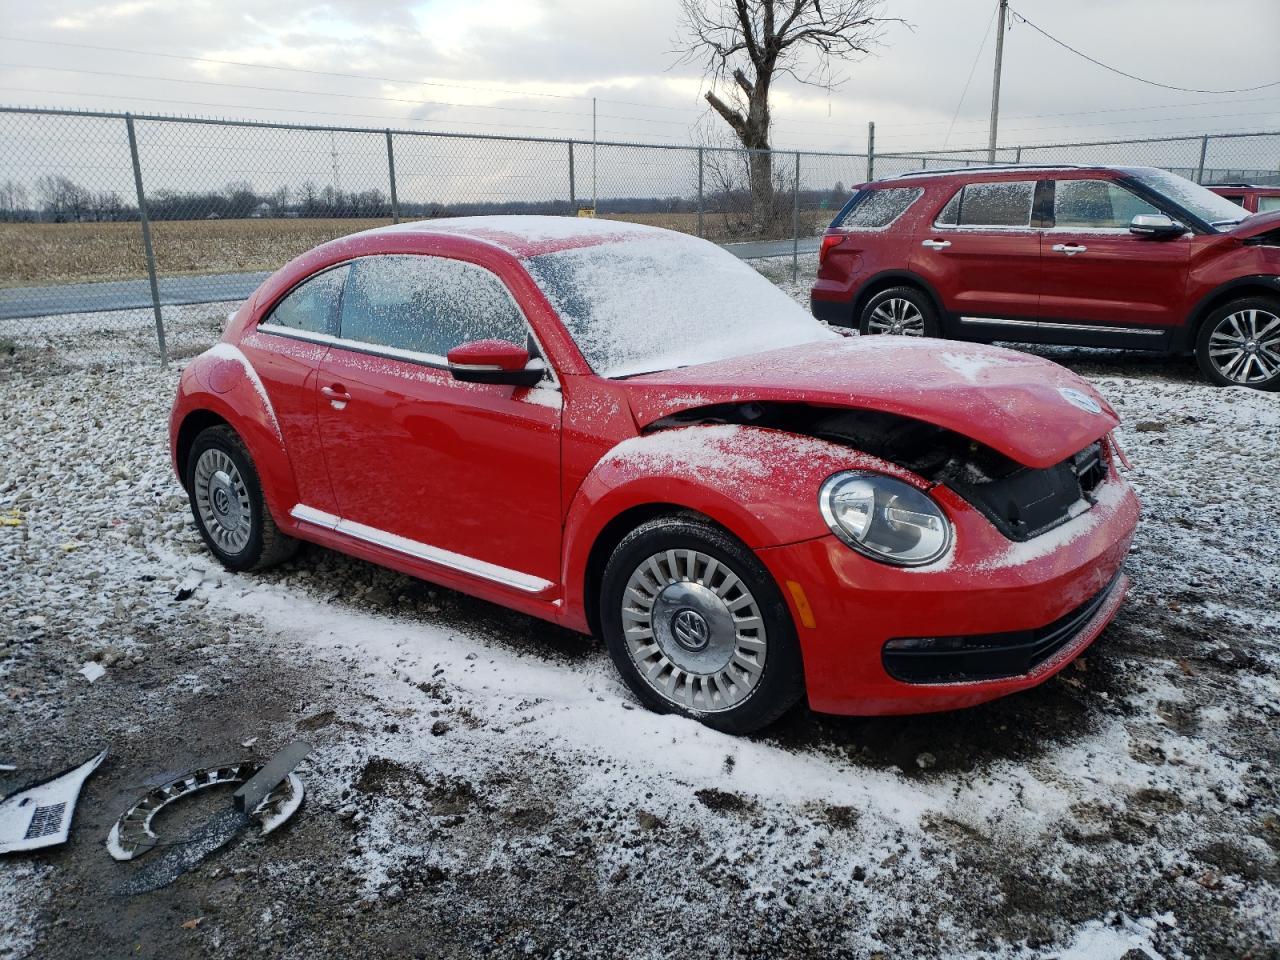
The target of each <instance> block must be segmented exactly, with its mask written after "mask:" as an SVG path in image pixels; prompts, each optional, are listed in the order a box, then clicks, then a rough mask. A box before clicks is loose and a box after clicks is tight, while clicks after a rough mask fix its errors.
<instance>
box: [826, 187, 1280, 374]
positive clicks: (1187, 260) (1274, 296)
mask: <svg viewBox="0 0 1280 960" xmlns="http://www.w3.org/2000/svg"><path fill="white" fill-rule="evenodd" d="M810 305H811V309H812V311H813V314H814V316H816V317H817V318H818V319H820V320H824V321H826V322H827V323H830V324H838V325H843V326H857V327H858V328H859V329H860V330H861V332H862V333H890V334H905V335H908V336H912V335H914V336H933V337H950V338H952V339H957V340H976V341H987V342H989V341H993V340H1002V341H1010V340H1014V341H1022V342H1027V343H1060V344H1081V345H1086V346H1096V347H1128V348H1138V349H1147V350H1158V351H1164V352H1167V353H1185V352H1190V351H1194V352H1195V354H1196V357H1197V359H1198V360H1199V363H1200V367H1201V370H1202V371H1203V372H1204V375H1205V376H1206V377H1207V378H1208V379H1209V380H1211V381H1212V382H1214V383H1217V384H1220V385H1224V386H1225V385H1232V384H1234V385H1240V386H1248V387H1255V388H1259V389H1264V390H1276V389H1280V212H1273V213H1258V214H1254V215H1252V216H1251V215H1250V214H1249V213H1248V211H1246V210H1243V209H1241V208H1240V207H1239V206H1237V205H1236V204H1234V203H1232V202H1231V201H1230V200H1227V199H1225V198H1224V197H1221V196H1219V195H1217V194H1215V193H1213V192H1211V191H1210V190H1208V189H1206V188H1204V187H1202V186H1199V185H1198V184H1195V183H1192V182H1191V181H1189V180H1186V179H1184V178H1182V177H1179V176H1176V175H1174V174H1171V173H1168V172H1166V171H1164V170H1157V169H1154V168H1151V167H1068V166H1061V167H1026V166H1021V167H1014V166H1005V167H981V168H979V167H974V168H970V169H964V170H947V171H930V172H921V173H917V174H911V175H908V176H903V177H898V178H895V179H891V180H883V181H877V182H875V183H868V184H864V185H863V186H861V187H860V188H859V189H858V190H857V192H856V193H855V194H854V195H853V197H852V198H851V199H850V200H849V202H848V203H846V204H845V206H844V208H843V209H842V210H841V211H840V213H839V215H838V216H837V217H836V218H835V220H834V221H833V222H832V224H831V226H830V227H829V228H828V229H827V232H826V235H825V236H824V237H823V240H822V248H821V253H820V255H819V263H818V276H817V280H816V281H815V283H814V285H813V289H812V291H811V295H810Z"/></svg>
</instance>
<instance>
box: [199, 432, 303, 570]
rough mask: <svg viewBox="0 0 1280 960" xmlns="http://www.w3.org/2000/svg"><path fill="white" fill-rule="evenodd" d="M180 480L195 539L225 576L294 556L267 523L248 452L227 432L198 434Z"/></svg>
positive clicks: (291, 544)
mask: <svg viewBox="0 0 1280 960" xmlns="http://www.w3.org/2000/svg"><path fill="white" fill-rule="evenodd" d="M186 480H187V495H188V497H189V498H190V499H191V513H192V515H193V516H194V517H195V520H196V527H197V528H198V529H199V531H200V536H201V537H202V538H203V539H204V542H205V545H206V546H207V547H208V548H209V549H210V550H211V551H212V552H213V555H214V556H215V557H217V558H218V560H219V561H220V562H221V563H222V565H223V566H224V567H226V568H227V569H228V570H263V569H265V568H267V567H270V566H274V565H275V564H277V563H281V562H283V561H285V560H288V559H289V558H290V557H291V556H293V555H294V554H295V553H297V552H298V546H299V544H298V541H297V540H295V539H293V538H292V537H289V536H286V535H285V534H283V533H282V532H281V531H280V528H279V527H277V526H276V522H275V520H273V519H272V517H271V512H270V511H269V510H268V509H267V505H266V503H265V502H264V501H263V499H262V485H261V483H260V482H259V481H258V471H257V470H256V469H255V468H254V466H253V461H252V460H251V459H250V458H249V450H248V448H247V447H245V445H244V441H243V440H241V439H240V435H239V434H238V433H236V432H235V431H234V430H232V429H231V428H230V427H228V426H225V425H219V426H216V427H208V428H206V429H205V430H202V431H201V432H200V434H199V435H198V436H197V437H196V439H195V441H194V442H193V443H192V444H191V453H190V454H188V456H187V464H186Z"/></svg>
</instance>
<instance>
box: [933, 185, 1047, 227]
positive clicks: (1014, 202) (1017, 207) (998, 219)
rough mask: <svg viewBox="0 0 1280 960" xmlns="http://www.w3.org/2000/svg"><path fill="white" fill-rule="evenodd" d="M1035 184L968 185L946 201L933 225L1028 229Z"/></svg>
mask: <svg viewBox="0 0 1280 960" xmlns="http://www.w3.org/2000/svg"><path fill="white" fill-rule="evenodd" d="M1035 192H1036V182H1035V181H1034V180H999V181H994V182H991V183H970V184H966V185H965V186H964V187H962V188H961V189H960V190H959V191H957V193H956V194H955V196H953V197H952V198H951V199H950V200H948V201H947V205H946V206H945V207H943V208H942V210H941V212H940V213H939V214H938V217H937V219H936V220H935V221H934V223H936V224H938V225H939V226H947V227H1028V226H1030V225H1031V203H1032V200H1033V199H1034V197H1035Z"/></svg>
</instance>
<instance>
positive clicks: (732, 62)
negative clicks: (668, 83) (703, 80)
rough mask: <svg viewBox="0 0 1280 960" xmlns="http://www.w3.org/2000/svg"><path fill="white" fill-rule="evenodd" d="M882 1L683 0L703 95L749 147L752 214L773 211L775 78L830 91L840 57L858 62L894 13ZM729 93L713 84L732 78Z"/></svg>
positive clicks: (688, 44)
mask: <svg viewBox="0 0 1280 960" xmlns="http://www.w3.org/2000/svg"><path fill="white" fill-rule="evenodd" d="M882 5H883V0H827V2H826V3H823V2H822V0H681V11H682V16H681V21H682V22H681V27H682V30H683V32H684V34H685V39H684V45H683V47H682V52H683V56H682V59H683V60H685V61H702V62H703V63H704V67H705V71H706V76H707V79H708V80H709V81H710V83H711V89H709V90H708V91H707V92H706V94H705V96H706V99H707V103H709V104H710V105H711V107H712V109H713V110H715V112H716V113H718V114H719V115H720V116H721V117H722V118H723V119H724V121H725V123H727V124H728V125H729V126H730V128H731V129H732V130H733V132H734V134H736V135H737V138H738V140H739V141H740V142H741V144H742V145H743V146H744V147H746V148H748V149H749V150H759V151H766V152H761V153H753V154H751V155H750V161H749V162H750V165H751V205H752V218H753V220H755V222H756V226H757V228H764V227H765V226H766V225H767V224H768V222H769V221H770V220H772V219H773V218H774V216H775V211H774V209H773V206H774V204H773V194H774V190H773V179H774V178H773V162H772V157H771V156H770V155H769V153H768V152H767V151H768V150H769V149H770V146H769V126H770V121H771V118H770V114H769V93H770V90H771V88H772V86H773V83H774V81H775V80H776V79H777V78H778V77H782V76H787V77H791V78H792V79H793V80H796V81H798V82H800V83H804V84H810V85H812V86H817V87H821V88H823V89H825V90H831V89H833V88H834V87H836V86H839V85H840V84H841V83H842V82H843V80H844V78H843V77H842V76H840V75H839V74H838V73H837V72H836V66H837V64H838V63H839V62H840V61H844V62H852V61H856V60H858V59H860V58H862V57H864V56H866V55H867V54H868V53H870V52H871V50H872V49H874V48H875V46H876V45H877V44H878V43H879V41H880V37H881V35H882V33H883V31H884V28H885V25H886V24H888V23H891V22H895V21H894V20H893V18H887V17H880V16H878V14H879V12H880V8H881V7H882ZM730 80H732V85H730V86H729V92H728V93H727V94H726V95H725V96H726V97H727V99H724V98H722V97H721V95H720V94H719V93H717V90H716V87H717V85H718V86H721V87H724V86H726V85H729V81H730Z"/></svg>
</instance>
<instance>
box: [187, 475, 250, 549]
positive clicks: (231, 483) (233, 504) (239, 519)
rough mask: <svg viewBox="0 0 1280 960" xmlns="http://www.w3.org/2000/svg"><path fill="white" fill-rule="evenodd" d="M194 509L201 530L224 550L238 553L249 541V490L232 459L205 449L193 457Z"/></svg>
mask: <svg viewBox="0 0 1280 960" xmlns="http://www.w3.org/2000/svg"><path fill="white" fill-rule="evenodd" d="M194 487H195V489H194V493H195V498H196V510H197V511H198V512H199V514H200V522H201V523H202V524H203V525H204V528H205V530H206V531H207V532H208V534H209V536H210V537H211V538H212V540H213V542H214V543H216V544H217V545H218V546H219V547H220V548H221V549H222V550H223V551H225V552H226V553H232V554H234V553H239V552H240V551H242V550H243V549H244V548H245V547H246V546H248V544H249V534H250V532H251V530H252V517H253V514H252V511H251V509H250V507H249V491H248V490H247V489H246V488H245V485H244V480H243V478H241V476H240V471H239V470H237V469H236V465H235V463H234V462H233V461H232V459H231V458H230V457H229V456H227V455H226V454H225V453H223V452H222V451H221V450H217V449H209V450H206V451H205V452H204V453H202V454H200V459H199V460H197V461H196V474H195V483H194Z"/></svg>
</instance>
